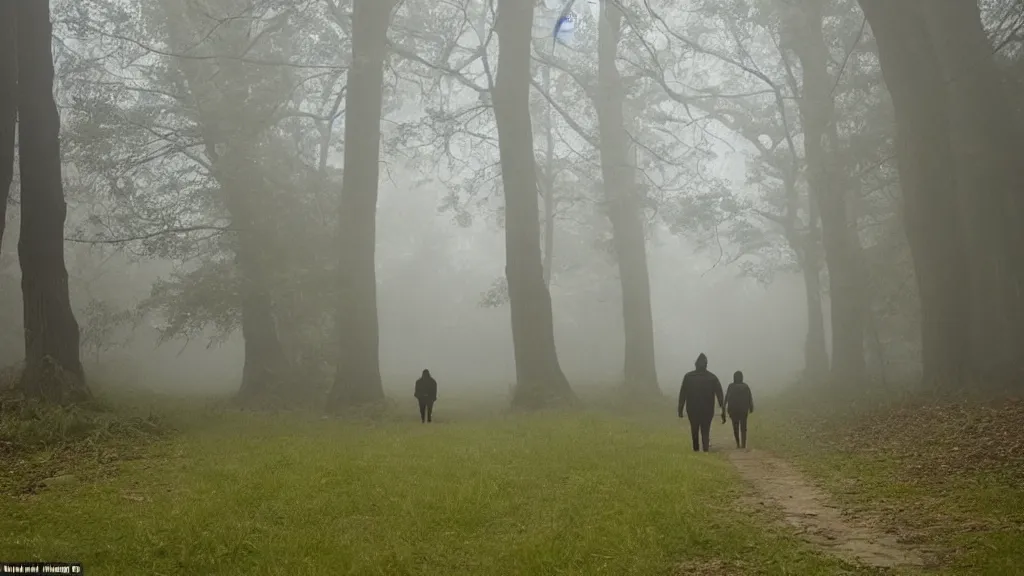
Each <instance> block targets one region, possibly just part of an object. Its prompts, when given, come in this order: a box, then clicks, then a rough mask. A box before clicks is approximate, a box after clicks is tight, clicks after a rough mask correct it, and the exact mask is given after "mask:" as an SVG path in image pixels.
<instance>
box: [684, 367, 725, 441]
mask: <svg viewBox="0 0 1024 576" xmlns="http://www.w3.org/2000/svg"><path fill="white" fill-rule="evenodd" d="M695 366H696V368H697V369H696V370H694V371H693V372H688V373H687V374H686V376H684V377H683V385H682V386H681V387H680V388H679V417H680V418H682V417H683V410H684V409H685V410H686V417H687V418H689V419H690V435H691V436H692V437H693V451H694V452H699V451H700V450H701V449H702V448H703V449H704V451H705V452H707V451H708V450H709V449H710V446H711V440H710V438H709V437H710V435H711V422H712V421H713V420H714V419H715V400H718V405H719V406H722V403H723V399H722V383H721V382H719V380H718V376H715V375H714V374H713V373H711V372H709V371H708V357H707V356H705V355H704V353H703V352H701V354H700V356H698V357H697V362H696V364H695Z"/></svg>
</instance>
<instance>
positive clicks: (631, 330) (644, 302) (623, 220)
mask: <svg viewBox="0 0 1024 576" xmlns="http://www.w3.org/2000/svg"><path fill="white" fill-rule="evenodd" d="M621 32H622V12H621V10H620V9H619V8H618V7H617V6H613V5H612V4H611V3H605V4H604V5H603V8H602V10H601V22H600V27H599V39H598V73H597V74H598V92H597V98H596V101H597V102H596V103H597V119H598V128H599V132H600V139H601V175H602V177H603V180H604V193H605V200H606V202H607V209H608V217H609V219H610V220H611V224H612V245H613V246H614V248H615V255H616V259H617V261H618V264H619V282H620V284H621V287H622V320H623V328H624V332H625V366H624V372H625V385H626V388H627V389H628V390H630V391H631V392H632V393H634V394H637V395H643V396H656V395H660V394H661V390H660V389H659V388H658V373H657V369H656V368H655V362H654V318H653V315H652V313H651V286H650V276H649V273H648V269H647V245H646V243H647V240H646V238H645V236H644V224H643V220H642V219H641V216H642V213H641V210H642V204H641V202H640V199H639V198H638V192H639V190H638V187H637V185H636V172H635V167H634V166H633V163H632V162H631V159H630V158H629V145H628V142H629V134H628V133H627V132H626V126H625V120H624V118H623V113H622V108H623V105H624V104H625V92H624V89H623V86H622V78H621V77H620V76H619V70H618V68H617V65H616V57H617V53H618V44H619V37H620V35H621Z"/></svg>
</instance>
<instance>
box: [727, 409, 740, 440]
mask: <svg viewBox="0 0 1024 576" xmlns="http://www.w3.org/2000/svg"><path fill="white" fill-rule="evenodd" d="M729 420H731V421H732V435H733V436H734V437H735V438H736V447H737V448H739V447H740V420H739V418H736V417H735V416H732V417H730V418H729Z"/></svg>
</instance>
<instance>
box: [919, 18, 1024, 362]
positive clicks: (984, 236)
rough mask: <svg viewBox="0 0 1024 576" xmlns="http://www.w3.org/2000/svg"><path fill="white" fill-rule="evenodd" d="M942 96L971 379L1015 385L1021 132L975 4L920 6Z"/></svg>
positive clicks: (1022, 317) (1022, 230)
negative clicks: (968, 315)
mask: <svg viewBox="0 0 1024 576" xmlns="http://www.w3.org/2000/svg"><path fill="white" fill-rule="evenodd" d="M919 6H920V7H919V9H918V14H920V16H921V18H923V21H924V24H925V26H926V28H927V30H928V31H929V37H930V38H931V44H932V47H933V49H934V51H935V56H936V58H937V61H938V64H939V68H940V70H941V72H942V78H943V80H944V85H945V89H946V95H947V97H948V99H947V102H948V104H949V127H950V133H951V142H952V147H953V154H954V155H955V158H956V162H955V164H954V165H955V166H956V168H957V173H956V176H957V181H958V182H959V183H960V199H961V204H960V207H961V213H962V214H964V215H965V217H966V219H967V220H966V224H967V225H966V227H965V230H966V232H967V247H968V250H969V255H970V262H971V267H972V269H973V270H972V274H971V277H972V280H973V281H974V284H973V285H972V295H973V302H972V303H973V305H974V308H973V313H974V314H973V316H974V321H973V322H972V330H971V332H972V340H973V344H974V346H973V354H972V357H973V363H974V370H975V374H976V375H977V376H978V377H980V378H983V379H986V380H990V381H991V380H996V381H1005V380H1012V381H1018V380H1019V377H1020V372H1019V370H1020V368H1021V365H1022V360H1024V357H1022V352H1024V349H1022V348H1024V337H1022V336H1024V324H1022V321H1024V307H1022V304H1024V302H1022V296H1021V290H1022V289H1024V275H1022V272H1024V266H1022V265H1024V262H1022V259H1021V255H1022V252H1021V250H1022V249H1024V219H1022V218H1021V216H1022V214H1024V212H1022V208H1024V197H1022V195H1021V194H1022V191H1024V165H1022V164H1021V162H1020V158H1019V154H1020V148H1021V144H1022V139H1021V137H1020V136H1021V135H1020V133H1019V127H1018V126H1017V125H1016V123H1015V122H1013V121H1012V119H1013V118H1014V111H1013V107H1012V106H1011V105H1010V101H1009V98H1008V94H1007V91H1006V89H1005V87H1004V86H1003V84H1002V82H1001V79H1000V73H999V71H998V70H997V68H996V64H995V61H994V59H993V56H992V46H991V45H990V43H989V40H988V36H987V35H986V33H985V30H984V27H983V25H982V21H981V12H980V10H979V7H978V3H977V2H976V1H973V0H972V1H969V2H968V1H964V0H959V1H957V0H938V1H932V2H927V3H921V4H920V5H919Z"/></svg>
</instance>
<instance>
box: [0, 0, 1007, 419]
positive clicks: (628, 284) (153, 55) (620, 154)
mask: <svg viewBox="0 0 1024 576" xmlns="http://www.w3.org/2000/svg"><path fill="white" fill-rule="evenodd" d="M592 4H594V3H592ZM563 6H564V3H563V2H562V1H561V0H559V1H545V2H539V3H534V2H526V1H521V0H453V1H451V2H445V3H440V4H439V3H436V2H422V1H419V0H401V1H397V0H365V1H364V0H354V1H349V2H345V1H343V0H302V1H288V2H285V1H282V0H227V1H218V2H213V1H209V0H154V1H152V2H138V1H136V0H80V1H75V2H70V1H64V0H55V1H54V2H52V3H51V4H50V10H49V12H47V10H46V5H45V3H39V2H31V3H29V2H22V3H15V2H5V3H2V4H0V12H2V13H0V27H2V30H0V42H2V43H3V45H2V46H0V190H2V193H3V195H4V197H3V198H2V201H0V206H2V207H3V209H4V214H3V218H2V219H0V222H3V223H4V228H5V229H6V230H0V231H3V232H5V233H6V235H5V236H4V237H3V238H4V242H3V244H2V251H0V315H2V316H0V325H2V326H3V328H4V329H3V330H2V332H0V338H2V341H0V359H2V360H3V361H4V363H7V364H10V363H18V362H21V361H22V359H24V363H23V364H22V365H21V367H20V368H19V370H22V372H21V378H20V379H19V382H20V386H21V390H22V391H23V392H24V393H26V394H28V395H29V396H35V397H41V398H44V399H46V400H48V401H52V402H71V401H75V400H78V399H82V398H87V397H88V396H89V385H88V384H87V382H86V370H84V369H83V363H84V365H85V366H86V367H87V368H89V372H90V373H96V374H104V375H105V376H104V377H107V375H109V374H110V372H111V367H112V366H113V367H116V370H115V371H118V372H120V374H121V375H122V377H125V376H124V375H125V374H130V376H128V377H129V378H132V379H136V380H138V381H140V382H142V381H146V382H150V385H152V386H158V387H159V386H164V387H175V388H178V389H190V390H192V391H199V390H207V391H210V390H213V389H216V390H218V391H223V390H224V389H225V386H230V387H231V389H232V390H233V391H234V394H235V397H236V399H237V401H238V402H239V403H240V404H241V405H244V406H249V407H268V406H292V405H305V406H312V407H317V408H326V409H327V410H329V411H331V412H341V411H344V410H345V409H347V408H350V407H357V406H360V405H363V404H374V403H377V402H379V401H381V400H383V399H384V398H385V389H386V388H388V387H389V386H390V385H391V383H396V384H399V385H401V386H403V387H409V386H411V379H413V378H414V377H415V375H416V374H418V371H419V370H420V369H422V368H424V367H428V368H430V369H431V371H432V372H433V373H434V374H435V375H436V376H437V377H438V379H439V380H440V381H441V382H442V396H443V395H444V392H443V391H444V389H445V388H444V386H445V381H446V379H447V381H448V382H452V383H453V385H457V386H459V387H462V388H465V389H469V388H471V387H477V388H487V389H489V390H499V391H504V390H505V387H508V390H509V391H510V392H511V393H510V402H511V404H512V406H513V407H517V408H525V409H533V408H541V407H548V406H559V405H572V404H575V403H576V402H577V401H578V400H577V398H578V396H577V393H576V392H578V390H579V388H580V387H583V386H587V385H592V384H595V383H601V384H611V385H615V386H620V387H621V389H622V390H624V391H625V392H626V394H627V395H628V396H629V397H630V398H634V399H644V398H657V397H658V396H659V395H660V394H661V390H662V389H670V388H672V387H674V386H675V385H676V384H677V382H678V380H679V378H680V377H681V375H682V373H683V372H685V371H686V370H688V369H689V367H690V366H691V363H692V359H693V358H695V357H696V355H697V353H698V352H701V351H703V352H706V353H708V355H709V357H710V358H711V367H712V369H719V370H723V371H726V372H729V371H732V370H734V369H743V370H744V371H745V372H746V373H747V374H748V376H749V377H750V378H751V380H755V381H760V382H763V383H765V384H769V385H771V384H782V383H786V382H790V381H793V380H794V379H796V378H803V379H805V380H807V381H809V382H814V383H820V385H821V386H843V387H856V386H861V385H864V384H865V383H867V382H869V381H871V380H881V381H884V382H887V383H889V382H901V383H906V382H919V383H923V385H924V386H926V387H933V388H937V389H947V390H948V389H958V388H964V387H972V386H976V385H979V384H981V383H984V384H986V385H989V384H994V385H1003V384H1017V385H1019V382H1020V379H1019V370H1020V368H1021V358H1024V355H1021V354H1020V352H1021V351H1022V343H1024V333H1022V331H1024V317H1022V316H1024V306H1022V300H1021V289H1020V286H1021V283H1022V276H1024V259H1022V257H1021V253H1020V251H1021V247H1022V246H1024V241H1022V240H1024V239H1022V238H1021V235H1022V234H1024V226H1022V225H1021V219H1022V217H1024V203H1022V200H1021V193H1022V191H1024V168H1022V167H1024V162H1021V159H1020V158H1019V155H1020V150H1021V149H1022V147H1021V146H1020V144H1021V131H1020V127H1021V115H1020V105H1019V104H1020V102H1022V101H1024V99H1022V98H1021V95H1022V94H1024V89H1022V87H1021V84H1020V82H1021V79H1024V68H1022V63H1024V58H1022V54H1021V38H1022V37H1021V28H1022V26H1024V5H1022V3H1021V2H1019V1H1017V0H982V1H981V2H980V3H975V2H972V1H961V2H952V1H943V2H939V1H935V0H901V1H899V2H893V1H887V0H859V1H854V0H688V1H675V0H673V1H669V0H642V1H641V0H603V1H602V2H600V3H596V4H594V6H590V4H588V3H587V2H584V1H582V0H581V1H580V2H579V6H576V7H575V10H576V15H577V18H576V19H575V28H574V30H573V35H572V38H571V41H568V42H565V41H561V40H559V41H554V39H553V37H552V31H553V29H554V28H553V27H554V22H555V19H556V18H557V16H558V14H559V13H560V12H561V10H562V8H563ZM51 21H52V29H51ZM51 39H52V42H51V41H50V40H51ZM51 93H52V94H53V97H52V98H51V96H50V95H51ZM58 176H62V177H61V178H58ZM65 199H66V201H67V207H65ZM62 238H63V240H64V241H63V242H62ZM62 247H63V249H62ZM19 286H20V289H19ZM93 367H94V368H93ZM239 372H240V373H241V378H240V381H239V379H238V374H239ZM161 379H162V380H161ZM239 382H240V383H239ZM402 393H405V392H404V388H403V392H402Z"/></svg>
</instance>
